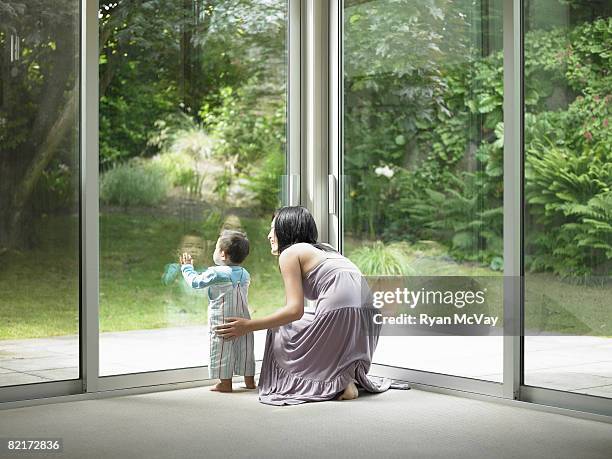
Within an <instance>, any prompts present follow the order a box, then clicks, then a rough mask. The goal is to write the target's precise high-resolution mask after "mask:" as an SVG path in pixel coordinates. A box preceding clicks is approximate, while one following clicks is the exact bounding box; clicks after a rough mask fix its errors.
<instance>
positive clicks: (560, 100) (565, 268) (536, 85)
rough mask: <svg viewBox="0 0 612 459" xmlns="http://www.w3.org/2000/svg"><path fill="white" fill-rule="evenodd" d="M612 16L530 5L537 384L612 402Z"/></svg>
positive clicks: (560, 5) (531, 271)
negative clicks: (604, 398)
mask: <svg viewBox="0 0 612 459" xmlns="http://www.w3.org/2000/svg"><path fill="white" fill-rule="evenodd" d="M611 12H612V7H611V6H610V5H609V2H608V4H606V2H597V1H590V0H576V1H572V2H564V1H557V0H529V1H526V2H525V107H524V109H525V201H526V210H525V252H526V253H525V263H526V266H525V268H526V276H525V289H526V292H525V334H526V337H525V351H524V352H525V378H524V379H525V384H527V385H530V386H540V387H546V388H552V389H559V390H564V391H571V392H579V393H586V394H590V395H597V396H602V397H612V339H610V337H611V336H612V320H611V319H612V282H611V278H610V267H611V266H612V127H611V126H610V122H611V121H612V116H611V115H612V79H611V78H610V69H611V68H612V54H611V53H610V34H611V33H612V20H611V19H610V16H611Z"/></svg>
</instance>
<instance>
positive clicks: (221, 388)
mask: <svg viewBox="0 0 612 459" xmlns="http://www.w3.org/2000/svg"><path fill="white" fill-rule="evenodd" d="M210 390H212V391H214V392H232V390H233V389H232V380H231V379H222V380H221V382H220V383H217V384H216V385H215V386H213V387H211V388H210Z"/></svg>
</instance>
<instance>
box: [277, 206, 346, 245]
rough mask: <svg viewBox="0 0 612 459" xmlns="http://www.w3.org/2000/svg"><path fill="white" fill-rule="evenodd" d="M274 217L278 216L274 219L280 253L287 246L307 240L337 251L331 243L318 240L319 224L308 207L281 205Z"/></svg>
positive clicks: (309, 242) (312, 243)
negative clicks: (322, 242)
mask: <svg viewBox="0 0 612 459" xmlns="http://www.w3.org/2000/svg"><path fill="white" fill-rule="evenodd" d="M272 218H273V219H274V218H276V220H274V233H275V234H276V239H277V241H278V253H279V255H280V254H281V253H282V251H283V250H285V249H286V248H287V247H289V246H291V245H293V244H297V243H298V242H307V243H308V244H311V245H313V246H314V247H316V248H318V249H321V250H325V251H327V252H337V250H336V249H334V248H333V247H332V246H331V245H329V244H321V243H318V242H317V237H319V232H318V231H317V224H316V223H315V221H314V218H313V216H312V214H311V213H310V212H309V211H308V209H307V208H306V207H302V206H286V207H281V208H280V209H277V210H276V212H274V215H273V216H272Z"/></svg>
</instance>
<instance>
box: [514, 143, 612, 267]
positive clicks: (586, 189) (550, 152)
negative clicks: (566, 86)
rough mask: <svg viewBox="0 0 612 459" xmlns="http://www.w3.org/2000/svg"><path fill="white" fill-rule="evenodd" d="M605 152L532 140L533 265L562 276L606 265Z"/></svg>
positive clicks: (608, 196)
mask: <svg viewBox="0 0 612 459" xmlns="http://www.w3.org/2000/svg"><path fill="white" fill-rule="evenodd" d="M608 155H609V152H607V151H604V150H603V149H602V148H599V149H586V150H583V151H582V152H575V151H574V150H570V149H568V148H565V147H559V146H557V145H555V144H553V143H551V142H549V143H548V145H547V146H545V145H543V144H542V143H534V144H532V146H531V147H530V149H529V150H528V153H527V161H526V165H525V178H526V184H525V198H526V201H527V203H528V216H529V220H530V221H531V228H529V229H528V231H527V233H528V234H529V233H531V234H535V235H536V236H535V237H534V238H532V239H531V240H528V245H527V252H528V253H529V254H531V256H530V257H529V258H528V259H527V262H528V264H529V266H530V269H532V270H552V271H554V272H555V273H557V274H559V275H562V276H564V277H568V276H572V277H576V276H578V277H580V276H590V275H593V274H597V273H599V272H603V271H605V267H606V266H607V265H609V263H610V261H611V260H612V162H611V161H610V158H608Z"/></svg>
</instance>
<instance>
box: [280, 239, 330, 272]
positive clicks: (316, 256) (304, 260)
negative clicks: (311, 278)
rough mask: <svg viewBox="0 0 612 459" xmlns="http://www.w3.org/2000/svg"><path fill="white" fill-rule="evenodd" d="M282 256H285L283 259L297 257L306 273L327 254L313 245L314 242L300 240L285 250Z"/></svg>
mask: <svg viewBox="0 0 612 459" xmlns="http://www.w3.org/2000/svg"><path fill="white" fill-rule="evenodd" d="M280 257H281V258H283V260H288V259H290V258H297V259H298V261H299V263H300V266H301V269H302V272H303V273H305V272H308V271H309V270H310V269H311V268H312V267H313V266H315V265H316V264H318V263H319V262H320V261H321V260H322V259H323V258H325V255H324V254H323V253H322V251H321V250H320V249H317V248H316V247H313V246H312V244H309V243H307V242H298V243H296V244H293V245H291V246H289V247H287V248H286V249H285V250H283V252H282V253H281V254H280ZM279 261H281V260H279Z"/></svg>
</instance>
